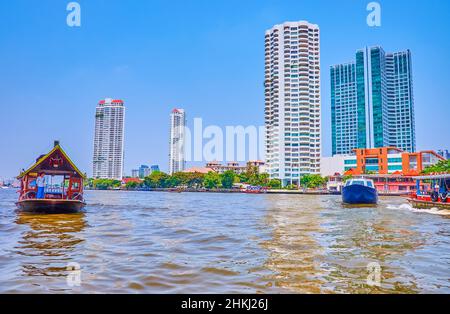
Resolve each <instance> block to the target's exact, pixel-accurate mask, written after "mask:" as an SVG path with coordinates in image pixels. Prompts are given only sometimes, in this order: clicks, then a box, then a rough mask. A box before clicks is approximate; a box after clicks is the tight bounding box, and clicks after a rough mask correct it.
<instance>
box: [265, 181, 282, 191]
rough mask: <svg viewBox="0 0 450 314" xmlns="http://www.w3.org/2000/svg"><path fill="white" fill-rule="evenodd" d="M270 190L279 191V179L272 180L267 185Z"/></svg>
mask: <svg viewBox="0 0 450 314" xmlns="http://www.w3.org/2000/svg"><path fill="white" fill-rule="evenodd" d="M267 185H268V186H269V187H270V188H272V189H281V180H280V179H272V180H270V181H269V183H268V184H267Z"/></svg>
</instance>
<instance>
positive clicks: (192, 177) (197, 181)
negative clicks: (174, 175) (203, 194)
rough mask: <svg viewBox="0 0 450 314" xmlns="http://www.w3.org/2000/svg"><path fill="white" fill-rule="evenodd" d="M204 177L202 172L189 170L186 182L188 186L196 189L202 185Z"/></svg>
mask: <svg viewBox="0 0 450 314" xmlns="http://www.w3.org/2000/svg"><path fill="white" fill-rule="evenodd" d="M204 178H205V175H204V174H203V173H199V172H190V173H187V176H186V184H187V186H188V187H190V188H195V189H198V188H201V187H202V186H203V180H204Z"/></svg>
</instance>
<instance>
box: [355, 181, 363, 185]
mask: <svg viewBox="0 0 450 314" xmlns="http://www.w3.org/2000/svg"><path fill="white" fill-rule="evenodd" d="M353 184H354V185H364V181H362V180H354V181H353Z"/></svg>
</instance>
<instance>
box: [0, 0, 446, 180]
mask: <svg viewBox="0 0 450 314" xmlns="http://www.w3.org/2000/svg"><path fill="white" fill-rule="evenodd" d="M81 5H82V7H83V24H82V27H81V28H79V29H71V28H69V27H67V25H65V24H64V23H65V11H64V10H65V5H61V6H60V7H59V6H58V5H54V3H53V2H51V1H42V4H40V7H41V9H42V11H43V12H46V13H48V14H47V15H46V16H47V18H46V19H41V18H40V16H36V15H33V14H32V13H31V12H27V10H24V8H25V7H27V6H28V4H27V2H26V1H14V2H11V3H9V2H8V3H2V4H0V6H1V7H2V10H0V12H1V13H0V14H2V21H3V23H7V25H8V27H4V28H2V30H1V31H0V41H1V42H0V43H1V44H2V47H4V48H5V49H3V50H2V51H1V52H0V57H1V58H0V60H2V69H3V70H4V73H5V75H4V77H3V79H2V81H1V83H2V86H3V88H4V96H3V100H4V102H5V104H6V105H2V106H1V107H0V124H1V125H2V127H3V129H4V130H8V132H2V134H1V135H0V144H1V145H2V147H8V148H9V149H10V153H9V154H5V155H4V157H3V161H4V163H3V164H4V165H2V166H0V175H1V176H3V177H13V176H15V175H17V173H18V171H19V170H20V169H21V168H23V167H24V166H26V165H28V164H30V163H31V162H32V161H33V160H34V159H35V157H36V155H39V154H40V153H42V152H45V151H46V149H47V148H48V147H49V145H50V143H51V142H52V141H53V140H54V139H60V140H61V143H62V145H63V146H64V147H65V148H66V149H67V150H68V151H69V153H70V155H71V156H73V159H74V160H76V161H77V162H78V163H79V164H80V168H82V169H83V170H85V171H87V172H90V168H91V165H90V164H91V156H92V136H93V134H92V130H93V121H92V110H93V108H92V103H93V102H95V101H96V100H97V99H101V98H104V97H106V96H110V95H113V96H115V97H121V98H123V99H125V100H126V102H127V106H128V107H129V108H131V110H129V114H127V143H126V146H127V147H126V152H127V156H126V164H125V168H126V169H125V173H128V174H129V173H130V172H131V169H132V167H133V165H136V164H141V163H142V162H145V161H146V160H152V161H154V162H155V163H158V164H160V165H166V164H167V162H166V160H167V149H162V148H163V147H167V140H166V136H164V134H163V132H161V134H159V133H158V134H159V136H154V137H148V136H147V137H144V136H141V134H142V125H146V128H147V129H149V128H150V127H151V129H152V130H153V128H154V129H155V130H164V129H165V128H167V124H166V123H164V121H166V120H165V118H164V117H165V116H166V115H167V110H168V109H170V107H172V106H173V105H174V104H177V103H183V104H184V107H185V108H186V109H187V110H188V111H189V112H190V117H192V118H194V117H197V116H198V117H204V120H205V121H206V123H211V124H212V123H214V124H217V125H229V124H231V125H238V124H243V125H254V124H257V125H262V124H263V120H264V117H263V113H262V112H261V110H260V108H261V106H262V104H263V103H264V99H263V97H264V93H263V84H262V79H261V77H263V69H261V67H262V64H264V51H263V49H261V40H262V38H263V36H264V31H265V30H266V29H268V28H270V27H272V26H273V25H276V24H279V23H283V22H284V21H298V20H308V21H310V22H312V23H315V24H318V25H319V26H320V28H321V35H322V40H321V45H322V47H321V53H322V56H321V57H322V73H321V75H322V83H323V84H322V86H321V89H322V91H321V94H322V115H323V120H322V129H323V132H322V140H323V141H322V149H323V155H324V156H328V155H331V136H330V134H331V131H330V125H331V123H330V112H329V111H330V110H329V107H330V106H329V103H330V101H329V86H328V85H329V83H328V82H329V73H327V72H329V68H328V67H329V66H330V65H332V64H336V63H339V62H342V61H344V60H347V59H348V57H349V52H351V51H354V50H355V49H357V48H360V47H363V46H371V45H380V46H382V47H384V49H386V51H397V50H404V49H411V51H412V52H413V55H414V68H413V72H414V93H415V102H416V117H417V119H416V120H417V123H416V125H417V130H416V133H417V146H418V147H417V149H439V148H446V147H448V146H449V145H448V144H447V142H446V137H445V134H442V132H440V130H441V129H442V126H443V125H445V117H446V116H448V115H449V113H448V112H449V109H448V108H449V106H448V105H447V104H448V99H447V97H446V89H445V86H448V85H449V78H448V76H447V75H446V73H445V70H444V69H445V68H448V64H449V60H448V58H445V55H446V53H445V52H446V51H448V48H449V44H448V43H447V42H446V41H443V40H441V39H442V38H445V34H446V30H448V28H449V22H448V20H447V19H445V16H444V14H443V13H444V12H446V11H448V7H449V4H448V3H447V2H437V1H434V2H433V1H432V2H431V3H428V4H426V5H425V4H420V3H409V2H401V1H398V2H395V3H384V2H383V3H382V12H383V19H382V21H383V23H382V26H381V27H375V28H371V27H369V26H368V25H367V24H366V17H367V14H368V12H367V11H366V5H367V1H356V2H355V1H352V2H342V3H339V4H330V3H329V2H308V1H297V2H295V1H292V2H290V1H286V2H284V3H277V4H275V3H270V2H268V1H265V2H264V1H261V2H256V1H249V2H248V3H245V4H241V3H239V2H237V1H230V2H227V3H214V4H211V5H208V6H205V7H204V8H203V9H204V10H203V13H202V15H201V16H200V15H198V16H197V18H196V19H194V20H195V21H196V22H192V18H191V17H190V18H187V17H184V14H185V12H190V13H192V14H195V13H194V12H195V10H196V9H198V6H199V5H202V4H199V3H196V4H189V5H187V4H183V3H182V2H179V3H177V9H175V10H167V8H166V9H165V8H164V5H162V4H159V3H155V4H153V5H152V6H151V9H150V5H149V4H145V3H144V4H143V3H140V4H136V3H133V4H128V5H126V6H124V5H122V4H114V5H111V6H105V5H102V4H100V3H99V2H95V1H92V2H86V3H85V2H82V3H81ZM236 7H239V8H240V14H239V15H238V16H234V15H233V14H234V13H235V12H236V10H235V9H236ZM321 7H326V8H327V10H323V9H321ZM146 8H148V10H146ZM299 8H301V11H299ZM446 8H447V9H446ZM205 10H206V11H205ZM169 11H170V12H169ZM400 11H402V12H403V13H404V14H401V15H399V14H395V13H396V12H400ZM4 12H12V13H14V14H13V15H14V16H16V17H17V19H18V20H17V21H20V20H27V21H28V22H29V23H28V24H27V25H26V26H25V25H22V24H20V23H17V21H16V20H14V19H11V14H4ZM205 12H207V14H205ZM208 12H220V14H219V15H218V16H217V15H214V14H211V16H209V15H208ZM299 12H301V13H299ZM330 12H332V13H330ZM430 12H433V14H431V13H430ZM344 13H345V15H346V19H345V20H341V19H335V18H333V17H334V16H338V15H339V14H341V15H342V14H344ZM426 13H430V14H426ZM105 14H106V15H108V16H115V15H117V14H120V16H121V18H122V23H121V25H117V24H115V23H114V24H113V23H112V22H107V25H104V22H100V19H96V15H100V16H103V15H105ZM174 16H175V17H176V18H178V19H179V22H177V24H176V25H171V26H170V27H166V26H164V27H163V26H160V25H166V24H165V23H163V21H164V20H167V19H170V17H174ZM429 16H432V18H431V17H429ZM149 17H150V18H149ZM217 19H218V20H219V23H217V24H214V23H212V22H213V21H216V20H217ZM198 23H200V24H201V25H212V26H211V27H209V28H208V30H207V31H206V30H205V29H204V28H202V27H198V26H199V25H198ZM424 23H425V24H426V25H428V26H429V27H432V28H433V32H426V31H425V30H423V29H422V28H423V24H424ZM5 25H6V24H5ZM131 31H133V33H134V34H135V36H133V37H132V38H129V37H128V34H129V32H131ZM350 32H351V34H352V36H348V34H349V33H350ZM17 33H20V34H22V36H20V39H19V40H18V39H17V36H14V35H13V34H17ZM136 38H139V40H136ZM192 42H194V43H195V44H194V45H192ZM61 43H64V45H63V44H61ZM110 43H112V44H116V46H117V47H120V49H118V50H115V51H113V52H111V51H110V50H109V49H106V47H108V45H109V44H110ZM188 43H189V44H188ZM231 44H235V45H239V47H240V49H237V50H236V49H233V48H232V47H233V45H231ZM42 45H46V46H48V47H50V48H54V49H47V50H46V52H45V54H44V53H43V51H42V49H39V47H42ZM180 46H183V49H184V53H182V54H179V53H178V52H177V51H178V49H179V47H180ZM156 47H157V48H156ZM336 47H339V49H336ZM205 49H206V50H205ZM92 51H96V53H95V54H92ZM206 51H207V53H206ZM430 51H432V52H433V53H434V55H435V57H433V58H429V53H430ZM174 58H175V59H176V62H174V61H173V60H174ZM217 60H220V62H217ZM180 67H181V70H182V73H183V75H182V77H180V78H175V77H173V76H172V75H171V74H170V73H172V71H173V70H174V69H178V70H179V68H180ZM42 73H45V75H42ZM148 73H152V75H148ZM99 77H102V79H101V80H99V79H98V78H99ZM174 85H176V88H173V86H174ZM223 108H227V110H223ZM219 110H222V112H220V114H218V112H219ZM236 111H238V112H239V114H235V112H236ZM255 112H257V114H256V115H255ZM436 113H437V114H436ZM67 115H70V116H71V119H66V118H65V117H66V116H67ZM36 124H38V125H41V126H40V127H39V130H40V135H39V136H34V134H35V131H34V130H35V129H36ZM188 124H189V121H188ZM80 126H81V127H80ZM11 133H12V134H14V136H13V137H11V135H10V134H11ZM165 134H167V133H165ZM430 134H433V136H432V137H431V138H430ZM143 139H145V141H146V142H145V143H143V142H142V141H143ZM24 142H26V143H27V145H23V144H19V143H24ZM155 148H158V149H155ZM159 148H161V149H159ZM6 165H8V166H7V167H6ZM162 170H165V171H167V169H165V166H164V169H162Z"/></svg>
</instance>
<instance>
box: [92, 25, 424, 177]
mask: <svg viewBox="0 0 450 314" xmlns="http://www.w3.org/2000/svg"><path fill="white" fill-rule="evenodd" d="M320 71H321V67H320V30H319V26H318V25H315V24H311V23H308V22H305V21H300V22H286V23H283V24H279V25H275V26H274V27H272V28H271V29H269V30H267V31H266V33H265V80H264V93H265V126H266V139H265V146H266V156H265V157H266V165H267V169H268V172H269V174H270V177H271V178H276V179H280V180H282V182H283V185H287V184H299V183H300V178H301V177H302V176H303V175H305V174H320V163H321V157H322V153H321V143H322V141H321V136H322V135H321V107H322V106H321V94H320V90H321V78H320ZM330 75H331V123H332V153H333V155H341V154H342V155H344V154H352V153H353V150H354V149H356V148H376V147H386V146H394V147H398V148H401V149H403V150H405V151H410V152H413V151H415V149H416V138H415V128H414V96H413V86H412V71H411V52H410V51H409V50H406V51H401V52H395V53H386V52H385V51H384V50H383V49H382V48H381V47H368V48H364V49H361V50H358V51H357V52H356V58H355V60H354V61H352V62H349V63H345V64H338V65H333V66H331V72H330ZM95 118H96V120H95V139H94V158H93V171H94V177H95V178H114V179H121V178H122V174H123V157H124V127H125V125H124V118H125V107H124V103H123V101H121V100H113V99H105V100H102V101H100V102H99V104H98V106H97V109H96V116H95ZM185 124H186V117H185V112H184V110H182V109H175V110H173V111H172V113H171V128H170V129H171V130H170V132H171V133H170V158H169V159H170V160H169V172H170V173H173V172H177V171H182V170H183V169H184V165H185V160H184V152H183V151H180V147H182V145H179V143H178V142H179V141H183V140H184V138H183V132H184V126H185Z"/></svg>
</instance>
